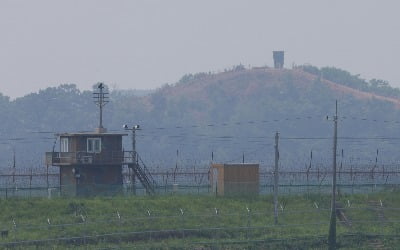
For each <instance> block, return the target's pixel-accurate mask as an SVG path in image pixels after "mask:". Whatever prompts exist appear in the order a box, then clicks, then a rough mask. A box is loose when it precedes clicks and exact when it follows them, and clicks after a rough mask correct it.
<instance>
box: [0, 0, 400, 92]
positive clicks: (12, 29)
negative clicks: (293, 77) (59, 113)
mask: <svg viewBox="0 0 400 250" xmlns="http://www.w3.org/2000/svg"><path fill="white" fill-rule="evenodd" d="M399 10H400V1H397V0H393V1H390V0H385V1H378V0H375V1H371V0H359V1H356V0H354V1H351V0H335V1H333V0H330V1H328V0H326V1H325V0H302V1H300V0H293V1H284V0H279V1H267V0H259V1H256V0H242V1H237V0H198V1H194V0H193V1H191V0H159V1H155V0H154V1H153V0H126V1H123V0H119V1H118V0H113V1H110V0H64V1H62V0H35V1H32V0H26V1H21V0H0V92H1V93H3V94H5V95H8V96H11V97H18V96H23V95H25V94H27V93H30V92H33V91H38V90H39V89H43V88H46V87H49V86H58V85H60V84H63V83H75V84H77V85H78V87H79V88H80V89H89V88H90V87H91V86H92V85H93V84H95V83H96V82H99V81H102V82H105V83H107V84H109V85H111V86H114V87H117V88H120V89H128V88H130V89H133V88H136V89H148V88H156V87H159V86H161V85H162V84H164V83H174V82H176V81H178V80H179V79H180V77H181V76H182V75H184V74H186V73H196V72H208V71H215V72H217V71H219V70H223V69H224V68H228V67H231V66H232V65H237V64H239V63H242V64H243V65H245V66H248V65H251V66H261V65H272V51H273V50H285V53H286V55H285V66H286V67H289V68H290V67H291V66H292V63H296V64H304V63H310V64H313V65H316V66H319V67H320V66H335V67H339V68H343V69H346V70H348V71H350V72H351V73H354V74H361V76H362V77H364V78H366V79H371V78H379V79H385V80H388V81H389V82H390V84H391V85H393V86H396V87H400V68H399V66H400V65H399V63H398V61H399V59H400V17H399V16H400V15H399V14H398V11H399Z"/></svg>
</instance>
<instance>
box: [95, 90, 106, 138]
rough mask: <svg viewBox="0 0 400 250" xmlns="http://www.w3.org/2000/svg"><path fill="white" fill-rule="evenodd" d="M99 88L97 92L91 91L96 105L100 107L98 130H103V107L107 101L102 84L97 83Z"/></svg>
mask: <svg viewBox="0 0 400 250" xmlns="http://www.w3.org/2000/svg"><path fill="white" fill-rule="evenodd" d="M97 88H98V89H99V92H95V93H93V98H94V99H95V101H94V102H95V103H96V105H97V106H99V109H100V119H99V128H98V129H99V131H100V132H104V131H105V129H104V127H103V107H104V106H105V105H106V104H107V103H108V96H107V95H108V93H107V92H104V84H103V83H99V85H98V86H97Z"/></svg>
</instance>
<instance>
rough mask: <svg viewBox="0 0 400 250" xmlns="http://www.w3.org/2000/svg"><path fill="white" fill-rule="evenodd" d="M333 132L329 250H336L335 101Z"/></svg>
mask: <svg viewBox="0 0 400 250" xmlns="http://www.w3.org/2000/svg"><path fill="white" fill-rule="evenodd" d="M333 121H334V131H333V166H332V201H331V220H330V224H329V237H328V243H329V249H330V250H333V249H336V151H337V122H338V115H337V100H336V112H335V116H334V118H333Z"/></svg>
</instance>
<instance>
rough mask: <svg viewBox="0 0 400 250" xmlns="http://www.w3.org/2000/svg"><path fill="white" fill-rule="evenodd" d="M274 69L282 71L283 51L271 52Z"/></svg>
mask: <svg viewBox="0 0 400 250" xmlns="http://www.w3.org/2000/svg"><path fill="white" fill-rule="evenodd" d="M273 56H274V67H275V69H282V68H283V63H284V61H285V53H284V51H273Z"/></svg>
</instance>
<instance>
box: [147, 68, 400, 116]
mask: <svg viewBox="0 0 400 250" xmlns="http://www.w3.org/2000/svg"><path fill="white" fill-rule="evenodd" d="M305 67H307V66H305ZM333 69H334V68H333ZM337 70H338V72H339V73H341V72H345V71H342V70H339V69H337ZM346 73H347V72H346ZM189 76H190V77H187V76H184V77H183V78H182V79H183V80H181V81H179V82H178V83H176V84H174V85H167V86H164V87H163V88H161V89H159V90H158V94H162V95H166V96H167V98H168V99H173V98H178V97H182V96H186V97H191V98H194V100H203V101H205V100H207V99H208V98H209V97H210V95H209V94H210V93H209V92H208V91H207V90H209V89H210V88H213V86H217V85H219V86H218V87H223V89H224V91H225V93H226V94H230V95H232V96H236V97H242V98H245V97H246V96H251V95H252V94H254V93H258V92H259V91H260V90H261V89H264V90H265V89H271V90H272V89H273V88H279V86H280V85H282V83H284V82H285V81H288V80H289V79H290V81H292V82H293V84H295V86H294V87H295V88H296V89H298V90H299V91H301V89H302V88H312V87H314V85H315V84H324V85H326V86H327V87H329V89H331V90H332V91H333V92H332V95H337V96H340V95H341V94H345V95H351V96H353V97H355V98H358V99H376V100H380V101H385V102H389V103H392V104H395V105H396V107H397V108H400V92H399V90H398V89H396V88H392V87H390V86H389V85H385V86H382V87H381V88H385V89H386V90H387V89H389V91H393V92H399V97H393V96H387V95H384V94H382V93H375V92H374V90H369V91H366V90H362V89H358V88H355V87H353V86H346V85H344V84H343V83H338V82H335V81H332V80H329V79H324V78H323V76H322V77H321V76H320V75H316V74H315V73H314V74H313V73H310V72H308V71H307V70H305V69H304V67H302V66H301V67H296V68H294V69H274V68H269V67H253V68H251V69H245V68H240V69H236V70H231V71H226V72H221V73H215V74H211V73H208V74H207V73H198V74H195V75H189ZM352 77H355V78H358V76H352ZM357 80H359V81H364V84H365V85H366V86H367V85H368V83H367V82H365V80H363V79H359V78H358V79H357ZM374 80H375V79H374ZM380 81H381V82H384V81H382V80H380ZM367 87H368V86H367ZM378 88H379V87H378ZM274 90H277V89H274ZM390 94H391V93H390ZM144 98H145V99H146V102H147V103H148V101H149V98H151V97H149V96H146V97H144Z"/></svg>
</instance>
